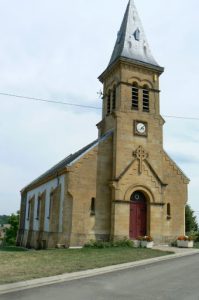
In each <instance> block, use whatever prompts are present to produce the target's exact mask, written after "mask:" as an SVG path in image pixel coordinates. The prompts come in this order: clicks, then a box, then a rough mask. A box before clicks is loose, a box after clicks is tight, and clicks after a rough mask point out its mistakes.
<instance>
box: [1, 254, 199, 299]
mask: <svg viewBox="0 0 199 300" xmlns="http://www.w3.org/2000/svg"><path fill="white" fill-rule="evenodd" d="M65 299H66V300H126V299H128V300H130V299H131V300H139V299H142V300H145V299H146V300H160V299H164V300H167V299H171V300H176V299H177V300H178V299H179V300H199V254H197V255H192V256H188V257H184V258H178V259H174V260H169V261H164V262H160V263H155V264H152V265H147V266H145V267H143V266H142V267H138V268H137V269H127V270H123V271H119V272H118V271H117V272H113V273H109V274H105V275H100V276H95V277H90V278H84V279H79V280H74V281H69V282H65V283H60V284H54V285H49V286H45V287H39V288H34V289H29V290H24V291H20V292H14V293H10V294H5V295H0V300H65Z"/></svg>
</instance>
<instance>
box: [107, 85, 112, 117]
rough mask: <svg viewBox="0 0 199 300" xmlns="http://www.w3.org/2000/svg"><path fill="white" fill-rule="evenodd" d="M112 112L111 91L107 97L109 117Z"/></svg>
mask: <svg viewBox="0 0 199 300" xmlns="http://www.w3.org/2000/svg"><path fill="white" fill-rule="evenodd" d="M110 112H111V91H109V92H108V97H107V115H109V114H110Z"/></svg>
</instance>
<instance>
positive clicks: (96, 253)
mask: <svg viewBox="0 0 199 300" xmlns="http://www.w3.org/2000/svg"><path fill="white" fill-rule="evenodd" d="M2 250H3V249H1V248H0V266H1V267H0V284H5V283H11V282H17V281H23V280H28V279H34V278H41V277H48V276H53V275H58V274H63V273H70V272H75V271H81V270H87V269H94V268H99V267H104V266H110V265H116V264H120V263H126V262H132V261H136V260H141V259H146V258H152V257H156V256H163V255H167V254H170V252H163V251H159V250H151V249H136V248H107V249H87V248H83V249H77V250H76V249H75V250H73V249H71V250H70V249H56V250H54V249H53V250H43V251H42V250H41V251H35V250H30V251H19V249H16V248H14V247H13V248H12V249H11V248H9V249H8V248H7V249H4V250H6V251H2ZM16 250H18V251H16ZM20 250H23V249H20Z"/></svg>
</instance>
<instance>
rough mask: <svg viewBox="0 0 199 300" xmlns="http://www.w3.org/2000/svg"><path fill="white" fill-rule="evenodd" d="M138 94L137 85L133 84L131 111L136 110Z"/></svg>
mask: <svg viewBox="0 0 199 300" xmlns="http://www.w3.org/2000/svg"><path fill="white" fill-rule="evenodd" d="M138 94H139V89H138V84H137V83H136V82H134V83H133V86H132V109H133V110H138Z"/></svg>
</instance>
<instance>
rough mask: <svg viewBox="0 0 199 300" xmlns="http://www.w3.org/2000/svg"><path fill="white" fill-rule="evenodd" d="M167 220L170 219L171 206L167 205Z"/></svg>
mask: <svg viewBox="0 0 199 300" xmlns="http://www.w3.org/2000/svg"><path fill="white" fill-rule="evenodd" d="M167 219H168V220H169V219H171V204H170V203H167Z"/></svg>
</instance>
